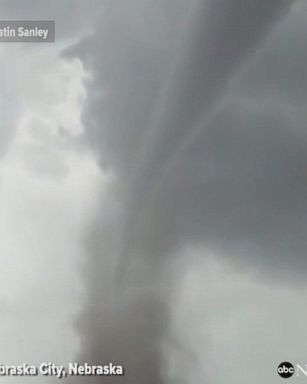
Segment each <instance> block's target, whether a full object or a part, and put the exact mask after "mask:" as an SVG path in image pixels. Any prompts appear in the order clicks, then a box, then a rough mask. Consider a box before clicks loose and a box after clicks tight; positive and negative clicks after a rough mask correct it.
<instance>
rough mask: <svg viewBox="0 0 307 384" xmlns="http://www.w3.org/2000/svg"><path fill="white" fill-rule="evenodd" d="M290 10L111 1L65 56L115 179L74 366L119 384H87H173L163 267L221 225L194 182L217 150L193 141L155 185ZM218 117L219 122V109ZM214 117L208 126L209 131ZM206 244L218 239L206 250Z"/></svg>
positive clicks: (95, 250)
mask: <svg viewBox="0 0 307 384" xmlns="http://www.w3.org/2000/svg"><path fill="white" fill-rule="evenodd" d="M292 3H293V2H291V1H289V0H287V1H286V0H279V1H278V0H271V1H268V0H258V1H255V0H208V1H202V0H195V1H194V2H192V3H189V5H187V2H186V1H179V0H178V1H177V0H176V1H173V0H170V1H168V2H167V4H166V2H165V1H162V0H161V1H160V0H159V1H157V0H147V1H144V2H142V4H140V2H139V1H137V0H125V1H119V2H109V3H108V6H107V7H106V10H105V12H104V14H103V18H102V20H101V23H99V25H97V27H96V30H95V32H94V34H93V35H92V36H90V37H88V38H87V39H85V40H84V41H81V42H80V44H78V45H77V46H76V47H74V49H73V50H72V54H73V55H77V56H79V57H81V59H82V60H83V62H84V64H85V68H87V69H88V70H89V72H91V74H92V78H93V81H92V82H89V84H88V95H89V96H88V104H87V107H86V110H85V112H84V118H83V123H84V126H85V127H86V130H87V139H88V142H89V143H90V144H91V145H92V146H93V148H95V149H96V150H97V152H98V153H99V156H100V164H101V167H102V168H103V169H104V170H107V171H109V172H110V173H111V174H112V175H113V176H114V177H113V179H112V180H113V181H112V182H111V183H110V186H109V191H108V193H107V194H106V196H105V197H104V199H103V201H102V202H101V210H100V212H99V215H98V217H97V220H96V222H95V223H94V224H93V228H92V229H91V231H90V235H89V239H88V253H89V258H88V259H87V260H86V271H87V272H86V281H87V293H88V295H87V304H86V308H85V310H84V313H83V315H82V317H81V319H80V321H79V324H78V328H79V332H80V335H81V351H80V356H79V358H80V360H83V361H88V362H92V363H99V362H108V361H114V362H117V363H119V364H123V365H124V366H125V369H126V371H125V372H126V373H125V376H124V377H120V378H114V377H112V378H106V379H105V378H103V379H101V378H99V377H92V378H90V382H93V383H100V382H104V383H108V382H113V383H118V382H121V383H125V384H143V383H149V384H169V383H172V380H171V378H170V376H169V373H168V370H167V363H166V362H167V358H168V352H169V350H170V349H169V345H170V344H171V343H172V342H173V340H172V333H171V331H170V327H171V324H170V314H171V312H172V302H171V299H172V293H173V291H174V290H175V288H176V285H177V283H178V281H180V279H181V277H182V272H180V271H178V269H176V268H175V267H174V264H173V260H174V258H173V256H174V253H177V251H178V250H180V247H181V246H182V245H183V244H184V243H185V242H186V241H191V242H193V241H194V239H196V241H195V242H196V243H197V241H198V240H199V239H200V238H201V237H202V235H203V232H204V229H205V230H207V229H208V228H209V230H208V233H209V235H211V232H210V222H209V218H207V217H206V215H207V214H208V217H209V216H210V215H211V218H212V217H213V220H212V223H213V225H215V221H214V220H216V223H217V224H216V225H215V226H214V228H217V229H218V230H219V229H220V227H219V225H220V222H221V221H223V214H224V215H226V214H228V211H227V210H228V209H229V207H228V205H227V201H226V202H224V207H225V210H224V211H223V206H222V208H221V209H220V211H218V210H217V212H218V213H219V215H220V216H219V217H218V215H217V216H215V213H214V212H213V213H212V211H210V209H211V205H210V203H211V201H212V196H213V195H214V193H215V190H214V186H215V184H214V186H213V187H212V190H211V191H210V189H208V188H206V185H205V184H206V180H207V175H205V176H203V174H200V173H198V171H199V165H200V164H201V165H203V163H204V164H205V166H208V167H209V168H208V169H207V168H205V172H207V173H208V175H209V177H211V175H212V174H213V176H215V175H214V169H210V165H212V163H213V168H214V166H215V165H217V166H219V159H216V158H215V153H212V151H213V150H212V148H213V147H212V148H210V146H209V144H210V143H211V144H216V142H215V140H216V137H215V132H214V130H213V129H211V131H210V132H209V133H210V135H209V137H208V140H209V144H207V147H206V145H205V144H204V143H206V141H205V138H202V139H203V140H202V141H201V144H202V145H203V144H204V147H203V148H202V147H201V145H200V148H197V151H195V153H196V155H197V156H196V157H195V156H193V154H191V153H186V154H185V156H184V157H183V158H182V159H181V161H180V168H181V171H180V170H178V169H177V168H176V170H175V171H176V172H175V173H174V175H173V178H171V180H169V181H168V180H167V179H165V178H163V177H162V176H163V173H164V170H165V169H167V168H168V164H169V163H170V162H171V161H172V159H173V158H174V157H175V156H177V152H178V151H180V148H181V146H182V145H184V143H185V142H186V141H187V140H189V137H190V135H192V134H193V132H195V130H196V129H198V127H199V125H200V123H201V122H202V121H206V120H207V119H208V118H209V117H211V115H212V114H213V112H215V111H216V108H217V107H220V101H221V100H222V99H223V97H224V95H225V94H226V91H227V86H228V84H229V82H230V80H231V79H232V78H233V75H234V74H236V73H238V72H239V70H240V69H241V68H242V65H243V63H245V62H246V61H247V59H248V58H250V57H251V56H252V55H253V54H254V53H255V52H256V50H257V49H258V47H259V45H260V44H261V43H262V42H264V41H265V39H266V37H267V36H268V33H269V32H270V31H271V30H272V28H273V27H274V26H275V25H276V23H277V22H278V21H279V20H280V19H281V17H282V16H283V15H286V14H287V12H288V10H289V8H290V5H291V4H292ZM230 115H231V114H230ZM225 116H226V117H225V120H226V121H227V110H226V112H225ZM223 117H224V116H223V115H222V117H221V116H218V117H216V118H215V119H213V120H214V123H215V124H216V126H219V123H220V122H223V121H222V120H221V119H222V118H223ZM213 125H214V124H213ZM217 132H219V131H217ZM236 133H237V132H235V134H236ZM222 134H223V135H224V136H225V137H226V139H227V132H224V131H223V132H222ZM225 142H226V144H227V143H228V141H227V140H226V141H225ZM229 143H231V140H230V141H229ZM226 144H225V145H226ZM202 150H204V151H202ZM207 157H208V158H207ZM251 161H252V160H251ZM218 169H219V167H218ZM223 169H224V168H223V167H221V170H222V171H223ZM194 172H195V173H194ZM178 175H180V177H179V176H178ZM198 176H200V178H199V179H197V178H198ZM222 176H223V175H222ZM240 176H241V174H240V175H239V178H240ZM201 177H203V179H202V178H201ZM244 177H245V175H243V178H244ZM196 179H197V180H196ZM204 179H206V180H205V181H204ZM216 180H218V181H219V175H216V179H215V178H214V177H213V181H214V182H215V181H216ZM227 181H228V179H227ZM161 182H163V183H165V185H164V184H163V185H162V186H160V183H161ZM217 184H218V183H217ZM157 186H159V191H160V192H159V193H157V194H154V196H153V195H152V190H153V189H155V188H157ZM189 186H192V187H193V188H190V187H189ZM223 186H224V185H223ZM194 187H195V188H194ZM218 187H220V185H218ZM226 187H227V185H226ZM219 189H220V188H219ZM198 192H199V194H198ZM203 193H207V195H203ZM201 196H205V199H204V201H202V199H201ZM193 199H194V200H195V202H194V200H193ZM182 202H184V204H181V203H182ZM196 203H199V207H198V206H197V204H196ZM206 204H208V205H206ZM204 206H205V208H206V209H201V208H202V207H204ZM208 207H209V208H208ZM207 208H208V209H207ZM206 223H207V224H206ZM225 225H226V224H225ZM221 232H222V235H224V233H223V231H221ZM215 236H216V237H217V238H218V236H219V232H218V231H217V232H216V233H213V234H212V236H211V238H210V240H212V241H213V240H215ZM173 245H174V247H173ZM178 253H179V252H178ZM119 269H120V270H121V271H122V272H123V273H120V275H121V277H123V278H122V279H121V281H120V282H119V281H118V279H117V280H116V279H115V278H116V277H117V278H118V270H119Z"/></svg>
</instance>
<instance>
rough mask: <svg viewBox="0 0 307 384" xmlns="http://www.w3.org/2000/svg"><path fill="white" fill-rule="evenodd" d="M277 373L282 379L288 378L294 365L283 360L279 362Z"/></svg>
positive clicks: (292, 372)
mask: <svg viewBox="0 0 307 384" xmlns="http://www.w3.org/2000/svg"><path fill="white" fill-rule="evenodd" d="M277 373H278V374H279V376H280V377H282V378H284V379H288V378H289V377H291V376H292V375H293V374H294V367H293V365H292V364H291V363H289V362H288V361H284V362H283V363H280V364H279V366H278V368H277Z"/></svg>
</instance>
